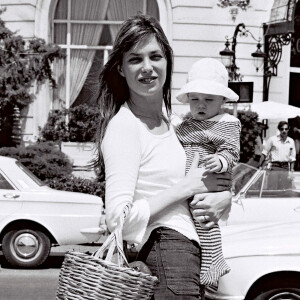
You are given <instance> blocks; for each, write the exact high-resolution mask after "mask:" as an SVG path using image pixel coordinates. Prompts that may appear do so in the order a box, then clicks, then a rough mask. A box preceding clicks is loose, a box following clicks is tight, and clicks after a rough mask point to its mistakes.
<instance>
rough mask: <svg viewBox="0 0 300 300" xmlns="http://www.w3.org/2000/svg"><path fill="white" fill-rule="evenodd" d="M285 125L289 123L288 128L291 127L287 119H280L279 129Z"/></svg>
mask: <svg viewBox="0 0 300 300" xmlns="http://www.w3.org/2000/svg"><path fill="white" fill-rule="evenodd" d="M284 125H287V126H288V128H290V126H289V123H288V122H287V121H280V122H279V123H278V126H277V129H279V130H280V129H281V127H282V126H284Z"/></svg>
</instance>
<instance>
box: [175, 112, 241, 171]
mask: <svg viewBox="0 0 300 300" xmlns="http://www.w3.org/2000/svg"><path fill="white" fill-rule="evenodd" d="M240 133H241V123H240V121H239V120H238V119H237V118H236V117H234V116H232V115H230V114H227V113H224V114H220V115H217V116H215V117H213V118H210V119H208V120H203V121H198V120H195V119H193V118H189V119H187V120H185V121H183V122H182V123H181V124H180V125H179V126H178V127H177V136H178V139H179V141H180V142H181V143H182V145H183V147H184V149H185V152H186V156H187V163H186V172H188V170H189V169H190V166H191V163H192V161H193V157H194V155H195V153H196V152H199V156H200V159H199V166H201V165H203V163H204V161H205V156H206V155H208V154H214V153H217V155H218V157H219V158H220V160H221V162H222V165H223V167H222V169H221V171H220V173H221V172H231V169H232V167H233V166H234V164H235V163H237V162H238V160H239V157H240Z"/></svg>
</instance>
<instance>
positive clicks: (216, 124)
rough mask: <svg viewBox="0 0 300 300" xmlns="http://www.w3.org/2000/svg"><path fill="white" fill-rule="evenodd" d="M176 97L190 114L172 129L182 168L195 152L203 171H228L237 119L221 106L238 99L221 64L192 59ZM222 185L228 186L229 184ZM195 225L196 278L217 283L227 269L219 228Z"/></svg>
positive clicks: (234, 158)
mask: <svg viewBox="0 0 300 300" xmlns="http://www.w3.org/2000/svg"><path fill="white" fill-rule="evenodd" d="M177 99H178V100H179V101H180V102H182V103H189V105H190V112H191V117H190V118H189V119H186V120H184V121H183V122H182V123H181V124H180V125H179V126H178V127H177V130H176V133H177V136H178V139H179V141H180V142H181V143H182V145H183V148H184V150H185V152H186V156H187V166H186V172H188V171H189V169H190V166H191V163H192V161H193V157H194V155H195V153H199V155H200V160H199V167H204V168H205V170H206V171H207V172H217V173H223V172H230V173H232V167H233V166H234V165H235V164H236V163H237V162H238V161H239V157H240V133H241V123H240V121H239V119H237V118H236V117H234V116H232V115H230V114H227V113H224V112H223V110H222V107H223V104H224V103H225V102H226V101H228V100H229V101H237V100H238V99H239V96H238V95H237V94H236V93H235V92H233V91H232V90H231V89H230V88H228V71H227V70H226V68H225V67H224V65H223V64H222V63H221V62H219V61H218V60H216V59H213V58H203V59H200V60H198V61H196V62H195V63H194V64H193V65H192V67H191V69H190V71H189V73H188V82H187V83H186V84H185V85H184V86H183V87H182V88H181V90H180V92H179V93H178V95H177ZM203 141H205V143H203ZM224 188H225V187H224ZM226 188H227V189H228V190H230V189H231V184H229V185H228V186H227V187H226ZM195 225H196V229H197V233H198V236H199V239H200V245H201V250H202V265H201V273H200V282H201V284H203V285H205V286H217V285H218V280H219V277H220V276H223V275H224V274H226V273H228V272H229V270H230V268H229V267H228V265H227V264H226V261H225V260H224V257H223V253H222V242H221V233H220V228H219V226H218V225H217V224H216V225H215V226H213V227H212V228H210V229H206V228H202V227H201V224H200V223H198V222H197V221H195Z"/></svg>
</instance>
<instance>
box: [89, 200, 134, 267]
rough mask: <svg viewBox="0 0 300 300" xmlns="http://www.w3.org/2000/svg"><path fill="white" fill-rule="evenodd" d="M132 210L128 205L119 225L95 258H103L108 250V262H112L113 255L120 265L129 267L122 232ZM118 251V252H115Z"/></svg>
mask: <svg viewBox="0 0 300 300" xmlns="http://www.w3.org/2000/svg"><path fill="white" fill-rule="evenodd" d="M130 209H131V205H130V204H127V205H126V206H125V207H124V209H123V213H122V214H121V216H120V219H119V223H118V225H117V227H116V228H115V230H114V231H113V232H112V233H111V234H110V235H109V236H108V237H107V238H106V240H105V242H104V243H103V245H102V246H101V247H100V248H99V250H97V251H96V252H95V253H94V254H93V256H95V257H98V258H103V256H104V252H105V250H107V249H108V251H107V254H106V258H105V260H106V261H112V259H113V255H114V254H116V256H117V260H118V262H117V263H118V265H119V266H122V265H124V264H125V265H126V266H129V264H128V261H127V258H126V256H125V253H124V249H123V237H122V230H123V225H124V222H125V219H126V216H127V215H128V214H129V212H130ZM115 250H117V251H115Z"/></svg>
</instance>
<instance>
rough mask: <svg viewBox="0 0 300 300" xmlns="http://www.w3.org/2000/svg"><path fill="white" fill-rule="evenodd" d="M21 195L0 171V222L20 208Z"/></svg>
mask: <svg viewBox="0 0 300 300" xmlns="http://www.w3.org/2000/svg"><path fill="white" fill-rule="evenodd" d="M20 196H21V193H20V191H19V190H18V189H17V188H16V187H15V186H14V185H13V183H12V182H11V181H9V179H8V177H7V176H5V174H4V173H3V172H2V171H1V169H0V221H2V220H3V219H5V218H6V217H8V216H9V215H11V214H12V213H14V212H15V211H17V210H18V209H20V208H21V206H22V203H21V201H20V198H21V197H20Z"/></svg>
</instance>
